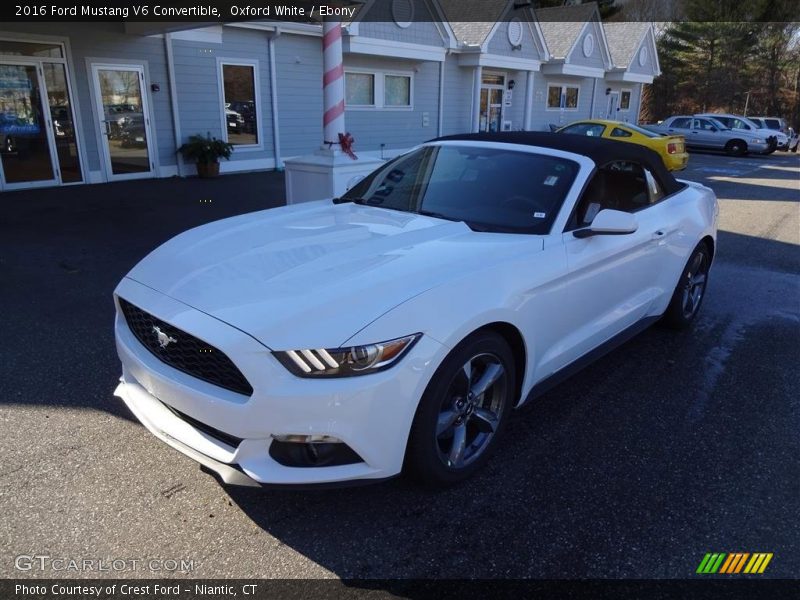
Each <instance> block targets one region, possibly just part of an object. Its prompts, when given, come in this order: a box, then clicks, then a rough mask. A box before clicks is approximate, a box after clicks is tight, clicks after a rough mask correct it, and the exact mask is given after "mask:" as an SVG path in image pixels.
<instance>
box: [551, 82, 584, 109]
mask: <svg viewBox="0 0 800 600" xmlns="http://www.w3.org/2000/svg"><path fill="white" fill-rule="evenodd" d="M578 89H579V88H578V87H577V86H573V85H550V86H547V108H548V110H554V109H562V108H563V109H565V110H577V109H578Z"/></svg>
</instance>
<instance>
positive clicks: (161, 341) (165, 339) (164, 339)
mask: <svg viewBox="0 0 800 600" xmlns="http://www.w3.org/2000/svg"><path fill="white" fill-rule="evenodd" d="M153 333H155V334H156V336H157V337H158V345H159V346H160V347H162V348H166V347H167V346H169V345H170V344H172V343H176V344H177V343H178V340H176V339H175V338H174V337H171V336H169V335H167V334H166V333H164V332H163V331H161V328H160V327H158V326H157V325H153Z"/></svg>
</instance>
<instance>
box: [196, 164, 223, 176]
mask: <svg viewBox="0 0 800 600" xmlns="http://www.w3.org/2000/svg"><path fill="white" fill-rule="evenodd" d="M217 175H219V163H218V162H210V163H201V162H199V163H197V176H198V177H216V176H217Z"/></svg>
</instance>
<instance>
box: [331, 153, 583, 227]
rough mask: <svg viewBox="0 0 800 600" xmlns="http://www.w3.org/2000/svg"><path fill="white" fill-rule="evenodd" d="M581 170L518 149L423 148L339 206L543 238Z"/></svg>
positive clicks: (363, 182) (383, 171) (359, 186)
mask: <svg viewBox="0 0 800 600" xmlns="http://www.w3.org/2000/svg"><path fill="white" fill-rule="evenodd" d="M578 169H579V166H578V164H577V163H576V162H574V161H571V160H567V159H563V158H558V157H554V156H546V155H544V154H535V153H531V152H522V151H518V150H506V149H498V148H486V147H477V146H455V145H453V146H450V145H446V146H424V147H422V148H418V149H417V150H414V151H412V152H409V153H408V154H404V155H403V156H400V157H398V158H396V159H395V160H393V161H390V162H389V163H387V164H386V165H384V166H383V167H381V168H380V169H378V170H377V171H375V172H374V173H372V174H371V175H369V176H367V177H366V178H365V179H363V180H361V181H360V182H359V183H358V184H357V185H355V186H354V187H353V188H352V189H351V190H350V191H348V192H347V193H346V194H345V195H344V196H342V197H341V198H338V199H336V201H337V202H348V201H349V202H356V203H358V204H365V205H369V206H378V207H381V208H388V209H391V210H399V211H403V212H410V213H418V214H423V215H428V216H433V217H438V218H442V219H448V220H452V221H463V222H464V223H466V224H467V225H468V226H469V227H470V228H471V229H473V230H475V231H490V232H501V233H530V234H546V233H547V232H548V231H549V230H550V226H551V225H552V222H553V220H554V219H555V217H556V214H557V213H558V211H559V209H560V208H561V205H562V204H563V202H564V198H565V197H566V195H567V194H568V193H569V190H570V188H571V187H572V183H573V181H574V180H575V176H576V175H577V173H578Z"/></svg>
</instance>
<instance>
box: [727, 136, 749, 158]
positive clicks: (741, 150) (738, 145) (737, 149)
mask: <svg viewBox="0 0 800 600" xmlns="http://www.w3.org/2000/svg"><path fill="white" fill-rule="evenodd" d="M725 152H727V153H728V154H730V155H731V156H744V155H745V154H747V143H746V142H744V141H743V140H731V141H730V142H728V143H727V144H725Z"/></svg>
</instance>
